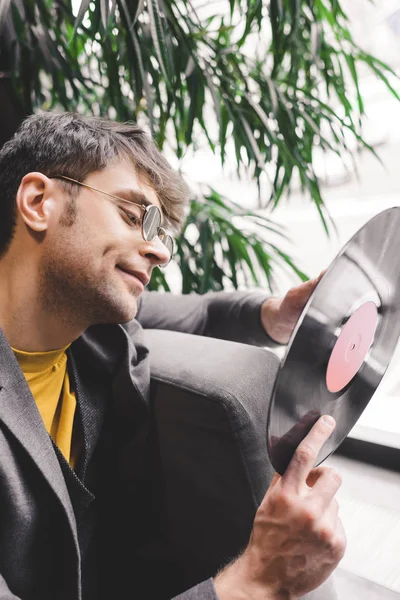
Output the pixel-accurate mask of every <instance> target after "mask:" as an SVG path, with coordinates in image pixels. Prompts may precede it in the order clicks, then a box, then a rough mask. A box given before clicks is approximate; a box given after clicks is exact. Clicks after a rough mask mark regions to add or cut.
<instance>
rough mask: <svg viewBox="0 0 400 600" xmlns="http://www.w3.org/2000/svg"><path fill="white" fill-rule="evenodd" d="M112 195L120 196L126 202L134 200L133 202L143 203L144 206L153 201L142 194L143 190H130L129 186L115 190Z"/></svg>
mask: <svg viewBox="0 0 400 600" xmlns="http://www.w3.org/2000/svg"><path fill="white" fill-rule="evenodd" d="M112 194H113V196H117V197H119V198H121V200H127V201H128V202H134V203H135V204H144V205H145V206H150V205H151V204H153V202H150V200H148V199H147V198H146V196H145V195H144V194H143V192H139V191H138V190H132V189H130V188H126V189H125V188H124V189H118V190H117V191H115V192H114V191H113V192H112Z"/></svg>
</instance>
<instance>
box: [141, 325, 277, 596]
mask: <svg viewBox="0 0 400 600" xmlns="http://www.w3.org/2000/svg"><path fill="white" fill-rule="evenodd" d="M145 337H146V345H147V346H148V347H149V350H150V364H151V402H152V411H153V413H154V417H155V422H156V429H157V439H158V444H159V456H160V464H161V480H162V490H163V491H162V493H163V501H164V509H165V519H166V523H167V525H166V529H165V530H164V535H165V536H166V539H167V540H168V546H169V549H170V550H169V559H170V561H171V557H172V556H173V557H174V559H173V561H174V564H176V565H179V571H180V576H179V579H180V581H181V582H182V586H180V589H176V590H175V589H174V590H173V591H174V593H178V591H182V590H183V589H185V588H188V587H190V586H191V585H193V584H195V583H197V582H198V581H201V580H203V579H206V578H208V577H210V576H212V575H214V574H215V573H216V572H217V571H218V569H220V568H221V567H222V566H224V565H225V564H226V563H227V562H229V561H230V560H231V559H233V558H235V557H236V556H237V555H238V554H239V552H240V551H241V550H242V549H243V548H244V547H245V546H246V544H247V542H248V539H249V535H250V532H251V527H252V522H253V519H254V515H255V512H256V510H257V507H258V505H259V503H260V502H261V500H262V498H263V496H264V494H265V492H266V490H267V488H268V486H269V483H270V481H271V479H272V477H273V472H274V471H273V468H272V466H271V464H270V462H269V459H268V453H267V445H266V423H267V414H268V406H269V401H270V398H271V394H272V388H273V384H274V381H275V378H276V374H277V370H278V366H279V361H278V358H277V357H276V355H275V354H273V353H272V352H270V351H268V350H266V349H264V348H259V347H255V346H249V345H245V344H239V343H236V342H228V341H225V340H219V339H215V338H206V337H202V336H196V335H189V334H184V333H177V332H170V331H162V330H146V331H145ZM171 569H172V567H171ZM166 597H168V596H166Z"/></svg>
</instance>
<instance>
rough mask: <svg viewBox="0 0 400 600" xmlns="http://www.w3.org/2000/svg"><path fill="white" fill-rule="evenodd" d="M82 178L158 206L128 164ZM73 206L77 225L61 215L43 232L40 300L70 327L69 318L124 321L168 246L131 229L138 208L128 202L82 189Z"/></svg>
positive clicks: (65, 196) (90, 321) (56, 189)
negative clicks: (141, 196)
mask: <svg viewBox="0 0 400 600" xmlns="http://www.w3.org/2000/svg"><path fill="white" fill-rule="evenodd" d="M51 181H52V183H53V184H54V192H53V193H54V195H57V194H59V195H60V196H59V197H60V199H61V205H62V206H63V207H65V206H66V203H67V201H68V194H67V192H66V191H65V189H64V187H63V185H61V182H60V181H59V180H55V179H53V180H51ZM84 183H86V184H88V185H90V186H93V187H95V188H98V189H99V190H102V191H104V192H108V193H110V194H113V195H115V196H119V197H121V198H123V199H126V200H136V199H137V198H136V197H134V192H141V193H142V194H144V196H145V197H146V199H147V201H149V202H150V203H151V204H156V205H157V206H160V203H159V200H158V198H157V195H156V193H155V191H154V190H153V189H152V188H151V187H149V186H148V185H147V184H146V183H145V182H144V181H143V180H141V179H140V178H139V177H138V176H137V175H136V173H135V171H134V169H133V167H132V166H131V165H130V164H128V163H126V162H123V161H121V162H118V163H115V164H114V165H113V166H109V167H107V168H106V169H105V170H103V171H99V172H95V173H91V174H90V175H89V176H88V177H87V178H86V179H85V181H84ZM62 197H63V198H62ZM75 203H76V218H75V221H74V223H73V224H72V225H68V223H67V221H66V219H65V217H62V218H60V219H58V220H57V223H56V224H54V223H53V224H52V226H51V227H49V228H48V229H47V231H46V236H45V240H44V244H43V245H42V251H41V254H40V265H39V279H40V281H39V295H40V302H41V304H42V305H43V306H44V308H46V309H48V310H49V311H50V312H51V313H52V314H58V315H59V318H60V319H62V320H65V322H66V324H67V321H68V320H71V319H72V321H73V322H74V324H77V323H83V324H85V326H86V327H87V326H89V325H92V324H96V323H125V322H127V321H129V320H131V319H132V318H133V317H134V316H135V315H136V312H137V300H138V298H139V296H140V295H141V293H142V292H143V289H144V285H146V283H147V282H148V280H149V279H150V276H151V272H152V270H153V268H154V267H155V266H156V265H159V264H162V263H163V262H165V261H166V260H167V259H168V256H169V254H168V251H167V250H166V248H165V246H164V245H163V244H162V242H161V241H160V240H159V238H158V237H157V238H155V239H154V240H153V241H151V242H146V241H145V240H144V239H143V237H142V234H141V228H140V227H137V226H132V223H131V222H130V221H129V219H128V217H127V216H126V214H125V213H124V211H126V212H129V211H130V210H132V209H134V208H135V207H132V205H130V204H129V203H126V202H125V203H124V202H121V203H118V202H117V201H113V200H111V199H110V198H108V197H107V196H106V195H104V194H101V193H100V192H96V191H93V190H90V189H87V188H84V187H81V188H80V189H79V195H78V197H77V198H76V200H75ZM141 214H142V215H143V211H142V213H141ZM123 269H125V271H126V270H128V271H134V272H135V273H136V276H135V275H131V274H128V273H126V272H125V271H124V270H123ZM141 280H142V281H141Z"/></svg>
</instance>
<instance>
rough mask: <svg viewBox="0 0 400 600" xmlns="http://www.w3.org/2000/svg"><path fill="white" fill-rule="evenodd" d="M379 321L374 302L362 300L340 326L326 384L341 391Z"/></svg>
mask: <svg viewBox="0 0 400 600" xmlns="http://www.w3.org/2000/svg"><path fill="white" fill-rule="evenodd" d="M377 324H378V310H377V308H376V305H375V304H374V302H366V303H365V304H362V305H361V306H360V307H359V308H358V309H357V310H356V311H355V312H354V313H353V314H352V315H351V317H350V318H349V320H348V321H347V323H346V325H345V326H344V327H343V329H342V332H341V333H340V335H339V337H338V339H337V341H336V344H335V346H334V348H333V350H332V354H331V356H330V359H329V362H328V368H327V370H326V387H327V388H328V390H329V391H330V392H332V393H336V392H340V390H342V389H343V388H344V387H346V385H347V384H348V383H349V382H350V381H351V380H352V379H353V377H354V376H355V375H356V373H357V372H358V370H359V368H360V367H361V365H362V364H363V362H364V359H365V357H366V355H367V353H368V350H369V349H370V347H371V344H372V342H373V339H374V335H375V330H376V326H377Z"/></svg>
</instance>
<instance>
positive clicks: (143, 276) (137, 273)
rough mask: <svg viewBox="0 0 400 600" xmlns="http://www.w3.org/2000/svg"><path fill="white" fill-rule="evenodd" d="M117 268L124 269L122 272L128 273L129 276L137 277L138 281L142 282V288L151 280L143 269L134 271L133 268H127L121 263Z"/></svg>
mask: <svg viewBox="0 0 400 600" xmlns="http://www.w3.org/2000/svg"><path fill="white" fill-rule="evenodd" d="M117 269H119V270H120V271H122V273H125V275H128V276H130V277H132V278H133V279H135V280H136V281H137V282H138V283H140V284H141V287H142V288H144V287H146V285H147V284H148V283H149V281H150V279H149V276H148V275H147V273H144V272H143V271H134V270H133V269H127V268H124V267H121V266H119V265H117Z"/></svg>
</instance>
